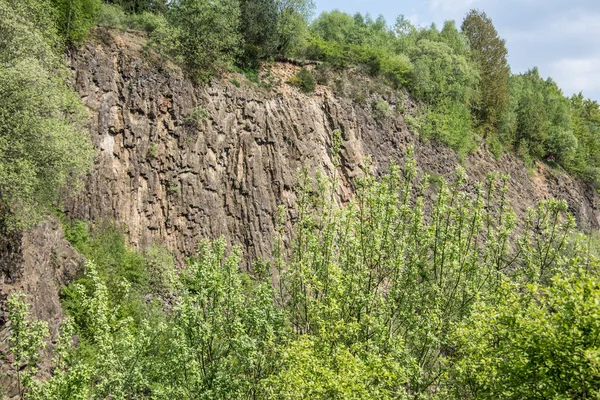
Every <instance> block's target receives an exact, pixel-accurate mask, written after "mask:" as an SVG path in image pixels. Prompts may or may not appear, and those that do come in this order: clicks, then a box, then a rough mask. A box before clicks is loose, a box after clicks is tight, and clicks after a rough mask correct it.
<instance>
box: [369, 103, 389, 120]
mask: <svg viewBox="0 0 600 400" xmlns="http://www.w3.org/2000/svg"><path fill="white" fill-rule="evenodd" d="M371 106H372V108H373V117H374V118H375V119H379V120H382V119H386V118H389V117H390V116H391V115H392V113H393V110H392V108H391V107H390V105H389V103H388V102H387V101H385V100H379V101H375V102H373V104H372V105H371Z"/></svg>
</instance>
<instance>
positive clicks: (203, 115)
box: [183, 106, 210, 127]
mask: <svg viewBox="0 0 600 400" xmlns="http://www.w3.org/2000/svg"><path fill="white" fill-rule="evenodd" d="M209 117H210V114H209V113H208V111H206V109H205V108H204V107H202V106H197V107H194V108H193V109H192V111H191V112H190V113H189V114H188V115H186V116H185V117H184V118H183V122H184V124H186V125H187V126H191V127H196V126H198V125H199V124H200V123H201V122H202V121H204V120H207V119H208V118H209Z"/></svg>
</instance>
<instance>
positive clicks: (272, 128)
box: [67, 31, 600, 259]
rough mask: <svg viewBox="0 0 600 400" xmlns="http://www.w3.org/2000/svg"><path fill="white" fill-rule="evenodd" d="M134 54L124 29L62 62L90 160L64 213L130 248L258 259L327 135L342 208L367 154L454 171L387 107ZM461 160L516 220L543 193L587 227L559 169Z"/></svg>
mask: <svg viewBox="0 0 600 400" xmlns="http://www.w3.org/2000/svg"><path fill="white" fill-rule="evenodd" d="M100 36H102V40H100V39H98V37H100ZM142 46H143V38H142V37H140V36H136V35H135V34H132V33H126V34H116V33H114V32H110V31H103V32H101V34H100V33H99V32H96V40H92V41H90V42H88V44H87V45H84V46H83V47H82V48H80V49H79V50H77V51H75V52H73V53H72V54H71V62H72V69H73V72H74V76H75V87H76V89H77V90H78V91H79V93H80V94H81V97H82V99H83V102H84V104H85V105H86V106H87V107H88V108H89V112H90V123H89V128H90V132H91V134H92V137H93V140H94V142H95V144H96V146H97V148H98V150H99V151H98V154H99V155H98V159H97V163H96V166H95V168H94V172H93V173H92V174H90V175H89V177H88V179H87V183H86V185H85V189H84V191H83V192H82V193H81V194H80V195H79V197H76V198H74V199H72V200H70V201H68V202H67V211H68V213H69V214H70V215H72V216H74V217H77V218H83V219H87V220H101V219H112V220H115V221H117V222H118V223H120V224H121V225H122V226H123V228H124V229H125V231H126V233H127V235H128V238H129V240H130V242H131V244H132V245H134V246H138V247H144V246H147V245H150V244H153V243H155V244H161V245H166V246H167V247H168V248H170V249H171V250H173V251H174V252H175V253H176V254H177V255H178V256H179V257H181V256H183V255H187V254H190V253H192V252H194V250H195V249H196V246H197V244H198V241H199V240H200V239H201V238H203V237H209V238H215V237H218V236H221V235H224V236H225V237H227V238H228V240H229V241H230V242H231V243H233V244H240V245H241V246H242V248H243V249H244V250H245V254H246V258H247V259H253V258H255V257H268V254H269V252H270V246H271V242H272V235H273V232H274V226H275V220H276V210H277V208H278V206H280V205H283V206H284V207H286V208H287V210H288V213H289V215H291V216H292V218H293V216H294V200H295V194H294V184H295V181H296V177H297V171H298V169H299V168H302V167H308V168H309V169H311V170H312V171H315V170H321V171H324V172H325V173H327V174H331V173H332V171H333V170H334V166H333V163H332V159H331V154H330V151H329V149H330V148H331V145H332V132H333V131H334V130H335V129H339V130H340V131H341V134H342V139H343V144H342V151H341V160H342V165H341V167H340V171H339V172H340V176H341V177H342V179H341V183H342V184H341V188H340V190H339V194H340V198H341V199H342V200H347V199H349V198H351V196H352V191H351V181H352V178H353V177H355V176H357V175H360V174H361V173H362V172H361V171H362V170H361V168H360V166H361V165H362V164H363V160H364V158H365V156H370V157H371V159H372V160H373V168H374V169H375V170H376V171H377V172H381V171H383V170H385V168H386V166H387V164H388V162H389V160H390V159H391V160H396V161H397V162H402V160H403V158H404V155H405V154H406V149H407V148H408V147H409V146H414V148H415V156H416V160H417V163H418V165H419V168H420V169H422V170H424V171H428V172H432V173H435V174H438V175H442V176H446V177H448V176H451V175H452V173H453V171H454V170H455V168H456V166H457V165H459V164H460V163H459V160H458V159H457V157H456V155H455V154H454V153H453V152H452V151H450V150H448V149H447V148H444V147H443V146H441V145H438V144H435V143H432V142H429V143H423V142H422V141H420V140H419V139H418V138H417V137H416V136H415V135H414V134H413V133H411V132H410V131H409V130H408V128H407V126H406V124H405V123H404V122H403V118H402V115H401V113H399V112H396V113H395V115H396V116H394V117H389V118H383V119H382V118H379V119H375V118H374V117H373V115H372V112H371V107H370V105H368V104H367V105H364V104H363V105H361V104H356V102H353V101H352V100H351V99H348V98H343V97H339V96H336V95H335V94H334V93H333V92H332V91H331V90H328V88H325V87H318V88H317V92H316V93H315V94H309V95H306V94H302V93H300V92H299V91H298V90H297V89H295V88H292V87H290V86H288V85H286V84H285V83H282V82H284V80H283V79H282V80H281V82H280V84H279V85H278V84H275V85H274V87H272V88H269V89H268V90H267V89H263V88H259V87H258V86H256V85H254V84H252V83H250V82H242V84H241V85H240V84H239V83H238V82H235V81H234V80H231V82H230V81H229V80H228V79H221V80H218V81H214V82H212V83H211V84H209V85H205V86H198V85H194V84H193V83H192V82H191V81H190V80H188V79H187V78H185V76H184V74H182V73H181V72H180V71H179V70H178V69H176V68H169V67H168V65H166V64H160V63H159V64H153V63H151V62H149V61H147V59H146V58H144V56H143V54H142V53H143V50H142ZM157 65H158V66H157ZM275 68H280V69H284V70H285V69H286V68H287V69H293V68H295V67H292V66H290V65H287V66H285V65H283V66H282V65H279V67H278V66H277V65H275ZM240 80H241V79H240ZM232 82H233V83H232ZM234 83H235V84H234ZM238 86H239V87H238ZM388 100H389V102H390V103H391V105H392V108H394V107H395V106H396V105H395V104H394V99H388ZM367 103H368V102H367ZM463 164H464V166H465V167H466V170H467V173H468V175H469V176H470V177H471V178H472V179H474V180H480V179H483V178H484V177H485V175H486V174H487V173H488V172H493V171H498V172H501V173H506V174H509V175H510V177H511V179H510V191H509V197H510V200H511V203H512V204H513V206H514V207H515V209H516V210H517V212H518V213H523V212H524V211H525V210H526V208H527V207H530V206H533V205H534V204H535V202H536V201H537V200H539V199H541V198H544V197H550V196H551V197H556V198H559V199H565V200H566V201H567V202H568V203H569V207H570V209H571V211H572V212H573V213H574V215H575V216H576V218H577V220H578V221H579V222H580V223H581V224H582V225H585V226H592V227H597V226H598V225H599V222H600V219H599V216H600V213H599V212H598V209H597V204H598V196H597V195H596V194H595V193H594V192H593V191H591V190H588V189H587V188H586V187H585V186H584V185H583V184H581V183H579V182H578V181H576V180H574V179H572V178H570V177H568V176H567V175H565V174H562V173H557V172H553V171H550V170H549V169H548V168H546V167H544V166H542V165H540V166H538V167H537V169H536V171H534V173H533V175H531V174H528V172H527V170H526V169H525V167H524V166H523V163H522V162H521V161H520V160H518V159H517V158H516V157H514V156H511V155H504V156H502V157H501V158H500V159H499V160H496V159H495V158H493V157H492V156H491V155H489V154H488V153H487V152H485V151H483V150H481V151H479V152H477V153H476V154H473V155H471V156H469V157H468V158H467V159H466V160H465V161H464V163H463Z"/></svg>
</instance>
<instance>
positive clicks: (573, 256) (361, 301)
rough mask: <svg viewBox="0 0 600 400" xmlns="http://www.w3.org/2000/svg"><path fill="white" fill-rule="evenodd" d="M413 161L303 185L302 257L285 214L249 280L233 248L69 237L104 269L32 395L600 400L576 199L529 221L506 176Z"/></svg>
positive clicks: (29, 329) (587, 254)
mask: <svg viewBox="0 0 600 400" xmlns="http://www.w3.org/2000/svg"><path fill="white" fill-rule="evenodd" d="M340 135H341V134H340V133H339V131H336V132H334V135H333V138H332V141H333V149H332V152H333V154H332V160H333V162H334V165H339V150H340V146H341V136H340ZM407 158H408V161H407V163H406V164H405V165H404V167H403V168H400V167H398V166H395V165H392V166H391V167H390V172H389V174H386V175H384V176H383V177H381V179H379V180H378V179H375V178H374V177H372V176H369V175H368V174H367V175H365V177H364V178H361V179H359V180H357V181H356V182H355V185H356V190H357V192H356V197H355V199H354V200H353V201H352V202H350V203H349V204H347V205H346V206H343V207H340V206H339V204H338V203H337V202H336V200H335V196H334V195H333V194H334V193H335V190H336V188H337V182H336V181H335V180H334V181H331V180H328V179H325V178H323V177H321V176H318V175H317V177H316V179H314V180H313V179H310V178H309V177H308V172H304V173H302V174H301V175H300V179H299V188H298V200H297V202H298V203H297V210H298V214H297V216H296V219H295V221H294V223H293V227H294V230H293V236H292V238H291V242H288V245H289V247H287V245H286V246H284V236H283V232H284V230H283V227H284V226H287V225H288V224H287V221H286V213H285V209H284V208H281V209H280V212H279V217H278V220H279V225H278V226H279V228H278V231H277V232H278V234H277V236H276V238H275V242H274V244H273V258H272V261H271V262H264V261H262V262H255V263H254V264H253V267H254V268H253V270H254V272H253V273H244V272H240V259H241V258H240V251H239V249H238V248H231V249H228V247H227V246H226V243H225V241H224V240H223V239H221V240H218V241H216V242H214V243H210V242H207V241H203V242H202V243H201V245H200V250H199V252H198V254H197V255H196V256H195V257H192V258H191V259H190V260H189V261H188V267H187V268H186V269H184V270H183V271H181V272H179V273H177V272H176V271H175V270H174V268H173V266H174V262H173V258H172V256H170V255H169V254H168V253H167V252H165V251H164V250H160V249H158V248H151V249H148V250H147V251H145V252H144V254H143V256H142V255H139V254H136V253H133V252H131V251H130V250H128V249H127V248H126V247H125V245H124V239H123V236H122V235H121V234H119V233H118V232H116V231H115V230H114V228H111V227H110V226H108V227H105V228H103V229H102V230H99V231H94V230H91V231H90V230H89V229H88V228H87V227H86V225H85V224H83V223H81V222H74V223H72V224H70V225H67V227H66V237H67V238H68V240H70V241H71V243H73V245H74V246H75V247H76V248H77V249H79V250H80V251H81V252H82V253H83V254H85V255H86V256H87V257H88V259H93V260H96V262H95V263H92V262H89V263H88V264H87V265H86V267H85V273H84V274H83V275H82V276H81V277H80V278H79V279H78V280H77V281H76V282H75V283H73V284H71V285H69V286H68V287H67V288H66V289H65V294H64V304H65V309H66V310H67V312H68V313H69V314H70V316H71V318H72V319H71V320H70V322H68V323H67V325H66V326H65V327H64V328H63V334H62V335H61V338H60V339H59V341H58V345H57V346H56V350H55V358H54V365H55V366H56V369H55V372H54V375H53V377H52V378H51V379H49V380H47V381H46V382H43V383H42V382H35V380H33V379H32V380H30V382H31V384H28V385H29V386H28V387H29V391H28V395H29V397H31V398H34V399H60V398H121V399H124V398H141V397H148V398H156V399H172V398H200V399H202V398H207V399H208V398H210V399H212V398H273V399H275V398H307V399H308V398H310V399H313V398H315V399H332V398H333V399H371V398H372V399H392V398H393V399H398V398H573V397H586V396H587V397H590V396H591V397H593V396H595V395H596V393H597V392H598V390H599V388H600V382H599V380H598V369H599V368H600V364H599V362H598V359H599V356H598V351H599V350H598V344H597V343H596V336H597V335H598V329H600V322H599V321H600V315H599V314H598V310H597V308H598V307H597V303H598V298H599V296H600V288H599V287H598V273H599V272H600V265H599V264H598V260H597V259H596V258H595V254H596V250H594V249H595V247H594V246H597V245H596V244H595V243H594V241H593V240H592V239H588V238H586V237H584V236H582V235H580V236H574V235H573V234H572V229H573V226H574V223H573V218H572V217H570V216H568V215H567V214H566V203H564V202H559V201H554V200H547V201H544V202H542V203H540V204H539V205H538V206H537V207H536V208H534V209H531V210H529V212H528V214H527V217H526V218H525V219H524V220H523V222H522V223H521V224H520V225H518V226H517V221H516V219H515V216H514V214H513V212H512V210H511V208H510V206H509V204H508V202H507V200H506V193H507V190H508V188H507V186H506V180H507V178H506V177H504V178H501V179H500V180H498V179H497V178H496V177H494V176H491V175H490V176H488V177H487V179H486V181H485V182H483V183H479V184H475V185H472V184H469V183H467V180H466V177H465V176H464V172H463V171H461V170H458V171H457V175H456V178H455V180H453V181H452V182H451V183H446V181H445V180H444V179H443V178H441V177H435V180H436V184H435V188H433V189H432V188H430V187H429V186H428V182H429V179H428V177H423V178H422V179H419V178H417V170H416V166H415V163H414V160H413V159H412V155H411V153H409V154H408V157H407ZM369 167H370V166H369V165H368V164H367V165H365V171H368V170H369ZM432 180H433V178H432ZM431 193H435V194H434V196H433V199H432V200H431V203H428V202H427V199H429V198H430V196H431ZM136 271H138V272H139V273H142V274H144V276H145V278H144V279H140V275H139V273H136ZM269 272H273V273H275V275H274V276H270V275H269ZM273 281H275V282H277V285H276V286H273V285H272V283H271V282H273ZM11 312H13V313H15V314H16V315H15V316H14V317H11V318H13V319H15V320H17V319H19V320H26V319H27V318H26V316H25V314H26V312H24V311H19V310H18V309H17V312H15V311H11ZM17 325H18V324H15V326H17ZM20 326H22V327H24V328H23V329H22V330H21V331H22V332H24V333H23V334H22V335H20V337H26V336H27V335H30V336H31V337H43V335H42V334H39V335H38V334H37V333H36V334H34V332H37V331H36V330H35V329H33V326H34V325H22V324H21V325H20ZM73 334H77V336H78V338H79V342H78V344H77V345H76V346H75V345H74V344H73V343H72V341H71V340H70V339H69V338H70V337H71V335H73ZM36 335H37V336H36ZM15 337H17V336H15ZM33 342H35V343H38V344H39V341H37V342H36V341H32V342H31V343H33ZM20 343H25V342H24V341H21V342H20ZM29 347H30V348H31V349H35V348H39V346H38V345H37V344H36V345H34V346H29ZM28 354H30V355H31V357H30V358H31V359H32V361H31V367H32V368H35V365H36V360H35V357H34V355H35V354H36V353H35V351H33V350H32V351H31V352H30V353H28ZM28 357H29V356H28ZM28 365H29V364H28ZM31 376H33V374H32V375H31Z"/></svg>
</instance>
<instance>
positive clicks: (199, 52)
mask: <svg viewBox="0 0 600 400" xmlns="http://www.w3.org/2000/svg"><path fill="white" fill-rule="evenodd" d="M240 15H241V10H240V4H239V1H238V0H220V1H209V0H176V1H173V2H172V3H170V11H169V15H168V16H169V21H170V25H169V26H162V27H160V28H159V29H157V30H156V31H154V32H153V40H154V43H155V44H156V45H158V47H159V49H161V50H162V51H163V52H165V53H166V54H167V55H168V56H170V57H172V58H173V59H175V60H178V61H181V62H182V63H184V64H185V65H186V67H187V69H188V71H189V73H190V74H191V75H192V77H193V78H194V79H195V80H196V81H198V82H205V81H207V80H208V79H210V77H211V76H212V75H214V74H218V73H220V72H223V71H225V70H227V69H229V68H230V67H231V65H232V63H233V62H234V60H235V59H236V57H237V56H238V54H239V51H240V45H241V34H240V30H239V28H240Z"/></svg>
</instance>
